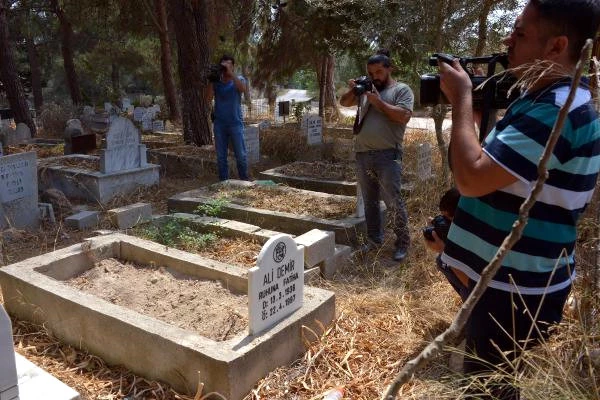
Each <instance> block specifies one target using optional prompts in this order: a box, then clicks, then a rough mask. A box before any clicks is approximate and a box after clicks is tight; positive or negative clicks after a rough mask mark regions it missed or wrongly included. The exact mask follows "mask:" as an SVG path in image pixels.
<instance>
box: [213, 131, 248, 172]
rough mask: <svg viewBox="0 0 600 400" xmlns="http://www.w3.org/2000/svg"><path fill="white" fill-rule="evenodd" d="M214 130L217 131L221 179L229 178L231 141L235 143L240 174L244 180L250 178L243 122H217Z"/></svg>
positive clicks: (218, 162)
mask: <svg viewBox="0 0 600 400" xmlns="http://www.w3.org/2000/svg"><path fill="white" fill-rule="evenodd" d="M213 130H214V132H215V148H216V150H217V169H218V170H219V180H221V181H224V180H226V179H229V164H228V163H227V150H228V148H229V142H231V144H232V145H233V152H234V154H235V160H236V162H237V170H238V176H239V178H240V179H242V180H248V179H249V177H248V160H247V156H246V143H245V142H244V126H243V125H241V124H239V125H226V124H221V123H218V122H215V124H214V128H213Z"/></svg>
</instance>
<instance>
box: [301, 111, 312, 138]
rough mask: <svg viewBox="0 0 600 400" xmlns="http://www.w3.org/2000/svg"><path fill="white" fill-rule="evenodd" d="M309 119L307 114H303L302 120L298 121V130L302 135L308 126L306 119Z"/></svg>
mask: <svg viewBox="0 0 600 400" xmlns="http://www.w3.org/2000/svg"><path fill="white" fill-rule="evenodd" d="M309 117H310V115H309V114H304V115H303V116H302V120H301V121H300V130H301V131H302V133H304V134H306V126H307V125H308V124H307V121H308V118H309Z"/></svg>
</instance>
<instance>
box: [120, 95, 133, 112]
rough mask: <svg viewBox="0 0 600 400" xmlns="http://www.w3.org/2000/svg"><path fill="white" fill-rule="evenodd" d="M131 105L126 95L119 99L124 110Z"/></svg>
mask: <svg viewBox="0 0 600 400" xmlns="http://www.w3.org/2000/svg"><path fill="white" fill-rule="evenodd" d="M130 105H131V99H129V98H127V97H123V98H122V99H121V106H122V108H123V109H124V110H127V109H129V106H130Z"/></svg>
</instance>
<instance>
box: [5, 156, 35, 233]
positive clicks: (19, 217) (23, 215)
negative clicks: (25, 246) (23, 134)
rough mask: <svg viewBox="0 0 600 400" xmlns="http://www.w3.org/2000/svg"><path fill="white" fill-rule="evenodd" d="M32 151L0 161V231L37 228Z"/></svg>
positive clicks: (6, 157) (33, 157)
mask: <svg viewBox="0 0 600 400" xmlns="http://www.w3.org/2000/svg"><path fill="white" fill-rule="evenodd" d="M36 164H37V155H36V152H35V151H30V152H27V153H18V154H12V155H8V156H4V157H1V158H0V203H2V207H0V228H6V227H8V226H12V227H15V228H17V229H22V228H37V227H38V226H39V209H38V180H37V166H36Z"/></svg>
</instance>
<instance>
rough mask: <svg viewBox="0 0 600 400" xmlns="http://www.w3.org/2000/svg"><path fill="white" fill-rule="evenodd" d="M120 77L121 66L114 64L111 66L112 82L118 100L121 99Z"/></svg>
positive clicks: (114, 94)
mask: <svg viewBox="0 0 600 400" xmlns="http://www.w3.org/2000/svg"><path fill="white" fill-rule="evenodd" d="M119 75H120V74H119V65H118V64H117V63H115V62H113V63H112V64H111V70H110V81H111V84H112V90H113V96H116V97H117V98H118V97H120V94H121V83H120V82H119V81H120V79H119ZM111 100H112V99H111Z"/></svg>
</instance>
